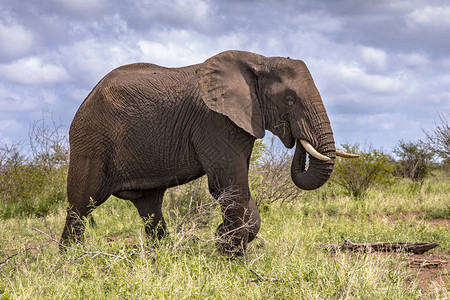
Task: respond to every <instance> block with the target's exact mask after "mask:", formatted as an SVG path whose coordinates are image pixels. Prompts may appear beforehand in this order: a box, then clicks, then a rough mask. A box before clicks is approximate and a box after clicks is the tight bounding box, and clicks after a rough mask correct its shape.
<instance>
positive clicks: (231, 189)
mask: <svg viewBox="0 0 450 300" xmlns="http://www.w3.org/2000/svg"><path fill="white" fill-rule="evenodd" d="M245 174H246V173H245ZM214 181H215V182H212V180H209V185H210V191H211V193H212V195H213V196H214V197H215V198H216V199H217V200H218V201H219V203H220V205H221V207H222V218H223V223H222V224H220V225H219V227H218V228H217V231H216V238H217V246H218V248H219V249H220V250H221V251H223V252H224V253H225V254H229V255H232V256H245V252H246V248H247V244H248V242H249V237H250V235H251V239H253V238H254V235H255V234H256V233H255V232H257V230H258V229H259V214H258V212H257V210H256V211H255V210H253V205H250V204H252V203H251V201H253V200H251V198H250V193H249V192H248V184H247V177H245V180H241V181H239V180H235V179H228V180H225V181H223V180H214ZM218 186H220V187H218ZM250 216H253V217H250ZM254 216H256V218H255V217H254ZM255 219H257V221H258V222H256V223H257V224H253V223H254V220H255Z"/></svg>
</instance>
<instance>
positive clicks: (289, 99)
mask: <svg viewBox="0 0 450 300" xmlns="http://www.w3.org/2000/svg"><path fill="white" fill-rule="evenodd" d="M285 101H286V104H287V105H288V106H292V105H294V103H295V100H294V98H293V97H291V96H287V97H286V98H285Z"/></svg>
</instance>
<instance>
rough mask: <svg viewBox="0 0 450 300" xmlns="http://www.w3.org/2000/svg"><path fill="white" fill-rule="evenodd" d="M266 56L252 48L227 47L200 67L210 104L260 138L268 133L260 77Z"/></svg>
mask: <svg viewBox="0 0 450 300" xmlns="http://www.w3.org/2000/svg"><path fill="white" fill-rule="evenodd" d="M263 59H264V57H263V56H261V55H257V54H253V53H249V52H243V51H226V52H222V53H220V54H217V55H216V56H213V57H211V58H210V59H208V60H206V61H205V62H204V63H203V64H201V65H200V67H199V69H198V70H197V75H198V77H199V86H200V94H201V96H202V99H203V101H204V102H205V103H206V105H207V106H208V107H209V108H210V109H211V110H213V111H215V112H218V113H220V114H223V115H225V116H227V117H228V118H230V119H231V120H232V121H233V122H234V123H235V124H236V125H238V126H239V127H241V128H242V129H244V130H245V131H247V132H248V133H250V134H251V135H253V136H254V137H256V138H262V137H264V116H263V114H262V109H261V105H260V100H259V99H258V81H257V80H258V78H257V74H258V73H259V71H260V69H261V66H262V62H263Z"/></svg>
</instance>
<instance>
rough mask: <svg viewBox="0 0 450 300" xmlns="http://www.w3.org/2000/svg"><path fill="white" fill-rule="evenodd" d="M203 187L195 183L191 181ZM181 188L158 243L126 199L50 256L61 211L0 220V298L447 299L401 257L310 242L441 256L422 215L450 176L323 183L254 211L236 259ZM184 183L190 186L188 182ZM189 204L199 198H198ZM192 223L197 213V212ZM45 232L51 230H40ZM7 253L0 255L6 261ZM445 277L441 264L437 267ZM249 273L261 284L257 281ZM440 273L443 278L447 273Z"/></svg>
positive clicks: (442, 213) (440, 210)
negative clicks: (364, 184) (151, 241)
mask: <svg viewBox="0 0 450 300" xmlns="http://www.w3.org/2000/svg"><path fill="white" fill-rule="evenodd" d="M198 186H201V185H198ZM198 186H196V185H195V184H194V185H190V186H187V187H183V188H178V189H175V190H172V193H170V194H168V196H167V201H166V202H170V203H166V206H167V207H170V211H169V210H166V211H165V213H166V216H167V221H168V226H169V230H170V238H169V239H168V240H165V241H162V242H161V244H160V245H159V247H158V248H157V249H154V248H150V247H148V246H147V245H146V243H145V237H144V234H143V224H142V221H141V220H140V219H139V216H138V214H137V211H136V210H135V208H134V207H133V206H132V205H131V203H129V202H127V201H123V200H118V199H115V198H111V199H110V200H108V201H107V202H106V203H105V204H104V205H102V206H100V207H99V208H97V209H96V210H95V211H94V213H93V215H94V218H95V221H96V224H97V226H96V227H88V228H87V231H86V235H85V237H86V238H85V242H84V244H83V245H78V246H76V249H70V250H68V251H67V253H66V254H63V255H62V254H60V253H59V250H58V245H57V243H56V242H54V241H53V240H52V239H51V238H50V237H53V238H54V239H58V238H59V235H60V233H61V230H62V226H63V223H64V218H65V211H64V209H63V208H62V207H61V208H60V209H59V210H57V211H55V212H54V213H52V214H50V215H48V216H46V217H41V218H38V217H21V218H15V219H7V220H1V221H0V228H1V230H0V299H427V298H429V299H446V298H447V299H448V298H449V296H450V294H449V292H448V289H449V286H448V285H447V286H445V285H443V286H441V285H432V286H431V287H430V288H429V289H428V290H426V291H424V290H421V289H419V287H418V283H419V282H418V281H419V279H418V277H417V272H418V269H410V268H408V267H407V265H406V264H405V259H406V258H407V255H406V254H403V255H395V254H380V253H348V252H342V253H330V252H327V251H325V250H323V249H322V248H320V247H318V245H320V244H329V243H342V242H343V241H344V240H346V239H348V240H351V241H352V242H376V241H384V242H404V241H408V242H421V241H439V242H441V245H440V246H439V247H438V248H436V249H434V250H432V253H441V254H442V253H443V254H444V255H447V257H448V255H449V254H450V230H449V228H448V227H446V226H445V225H439V224H436V223H433V222H429V219H430V218H438V217H439V218H447V219H448V218H450V209H449V205H450V201H449V197H448V195H449V194H450V183H449V182H448V181H445V180H427V181H426V182H425V183H424V185H423V186H422V187H416V186H413V184H412V183H410V181H407V180H402V181H400V182H399V183H397V184H395V185H393V186H391V187H388V188H384V189H372V190H370V191H369V193H368V194H367V195H366V196H365V197H364V198H363V199H354V198H352V197H350V196H346V195H345V194H344V193H343V192H342V190H340V188H339V187H337V186H335V185H332V184H327V185H326V186H325V187H323V188H322V189H319V190H317V191H314V192H308V193H306V192H305V193H303V194H302V195H301V199H299V200H298V201H297V202H295V203H291V204H284V205H283V206H281V207H280V205H279V204H278V203H274V204H272V205H270V206H264V207H262V208H261V217H262V227H261V231H260V236H261V237H260V238H258V239H257V240H255V241H254V242H252V243H251V244H249V248H248V258H247V259H246V260H230V259H228V258H226V257H223V256H222V255H220V254H219V253H218V252H217V251H216V249H215V246H214V241H213V236H214V230H215V228H216V226H217V225H218V224H219V222H220V214H219V209H218V208H217V207H216V208H215V209H213V210H210V211H208V213H207V214H206V213H205V212H202V213H200V215H202V216H203V219H204V220H207V222H199V220H196V219H195V217H196V216H197V217H198V216H199V214H194V215H192V219H191V218H188V219H187V222H186V223H185V225H184V227H183V231H182V232H179V233H177V232H176V230H175V229H176V226H177V225H178V224H179V223H180V222H181V220H182V219H183V216H184V215H185V214H186V212H187V209H186V207H183V208H180V209H177V204H176V203H175V201H176V200H175V199H177V197H178V199H182V200H180V202H181V203H184V205H188V204H189V199H190V195H191V193H192V191H194V190H198ZM193 187H194V188H193ZM195 197H196V198H195V200H196V201H199V199H201V200H203V201H210V199H205V193H203V192H202V193H197V194H196V196H195ZM200 219H201V218H200ZM36 229H38V230H40V231H43V232H45V233H46V234H48V235H49V236H50V237H49V236H47V235H45V234H43V233H41V232H39V231H38V230H36ZM8 258H9V259H8ZM443 272H445V271H443ZM258 276H259V279H260V280H259V281H258V280H257V281H255V279H257V278H258ZM447 278H448V273H447Z"/></svg>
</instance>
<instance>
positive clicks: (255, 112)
mask: <svg viewBox="0 0 450 300" xmlns="http://www.w3.org/2000/svg"><path fill="white" fill-rule="evenodd" d="M197 74H198V76H199V86H200V93H201V96H202V98H203V101H204V102H205V103H206V105H207V106H208V107H209V108H210V109H212V110H213V111H216V112H218V113H221V114H223V115H226V116H228V117H229V118H230V119H231V120H232V121H233V122H234V123H236V125H238V126H239V127H241V128H242V129H244V130H245V131H247V132H248V133H250V134H251V135H253V136H254V137H256V138H262V137H264V131H265V129H267V130H270V131H271V132H272V133H273V134H275V135H277V136H278V137H279V138H280V139H281V141H282V142H283V144H284V145H285V146H286V147H287V148H292V147H293V146H294V145H295V143H296V141H297V146H296V150H295V154H294V158H293V161H292V167H291V176H292V180H293V181H294V183H295V184H296V185H297V186H298V187H299V188H301V189H305V190H312V189H316V188H319V187H320V186H322V185H323V184H324V183H325V182H326V181H327V180H328V178H329V177H330V175H331V173H332V171H333V166H334V161H335V157H336V149H335V145H334V138H333V132H332V129H331V126H330V121H329V119H328V116H327V113H326V110H325V107H324V105H323V102H322V99H321V97H320V94H319V91H318V90H317V88H316V86H315V85H314V82H313V79H312V77H311V74H310V73H309V71H308V68H307V67H306V65H305V63H304V62H302V61H300V60H293V59H289V58H280V57H264V56H261V55H257V54H253V53H248V52H243V51H226V52H223V53H220V54H218V55H216V56H214V57H212V58H210V59H208V60H207V61H206V62H205V63H203V64H202V65H201V66H200V67H199V69H198V71H197ZM307 153H309V166H308V168H307V170H306V156H307Z"/></svg>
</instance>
